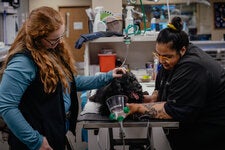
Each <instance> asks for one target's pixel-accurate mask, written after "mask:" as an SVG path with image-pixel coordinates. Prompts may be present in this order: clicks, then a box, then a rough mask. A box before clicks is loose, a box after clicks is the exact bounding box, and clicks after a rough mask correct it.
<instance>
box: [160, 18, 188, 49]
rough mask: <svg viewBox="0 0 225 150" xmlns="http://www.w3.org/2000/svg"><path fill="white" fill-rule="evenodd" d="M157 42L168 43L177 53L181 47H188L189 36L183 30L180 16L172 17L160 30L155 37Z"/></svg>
mask: <svg viewBox="0 0 225 150" xmlns="http://www.w3.org/2000/svg"><path fill="white" fill-rule="evenodd" d="M156 42H157V43H163V44H166V43H170V45H171V47H170V48H171V49H174V50H176V51H177V53H179V51H180V50H181V49H182V47H184V46H185V47H186V48H188V45H189V38H188V35H187V33H186V32H184V31H183V22H182V19H181V18H180V17H174V18H173V19H172V21H171V23H169V24H168V26H167V28H165V29H163V30H161V31H160V33H159V35H158V37H157V39H156Z"/></svg>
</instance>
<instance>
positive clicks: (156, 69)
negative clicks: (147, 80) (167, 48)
mask: <svg viewBox="0 0 225 150" xmlns="http://www.w3.org/2000/svg"><path fill="white" fill-rule="evenodd" d="M158 66H159V60H158V59H157V58H154V66H153V70H154V71H153V80H155V79H156V76H157V74H158Z"/></svg>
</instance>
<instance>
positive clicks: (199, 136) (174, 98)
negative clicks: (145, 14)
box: [127, 17, 225, 150]
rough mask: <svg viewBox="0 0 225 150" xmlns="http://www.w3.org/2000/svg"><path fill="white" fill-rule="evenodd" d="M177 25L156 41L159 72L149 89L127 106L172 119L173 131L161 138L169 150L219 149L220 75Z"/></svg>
mask: <svg viewBox="0 0 225 150" xmlns="http://www.w3.org/2000/svg"><path fill="white" fill-rule="evenodd" d="M182 28H183V26H182V20H181V18H179V17H175V18H173V20H172V22H171V23H169V24H168V27H167V28H165V29H163V30H161V31H160V33H159V35H158V37H157V40H156V50H155V52H154V55H155V57H156V58H157V59H158V60H159V62H160V65H161V68H160V70H159V72H158V74H157V78H156V85H155V90H154V92H153V94H152V95H151V96H146V97H145V102H146V103H145V104H127V105H128V106H129V108H130V110H131V111H130V113H131V114H132V113H135V112H139V113H143V114H146V115H149V116H150V117H151V118H159V119H174V120H177V121H179V122H180V126H179V128H178V129H171V130H168V132H167V137H168V140H169V142H170V145H171V148H172V149H173V150H200V149H201V150H212V149H214V150H224V149H225V142H222V141H223V139H224V137H225V70H224V68H222V67H221V66H220V64H219V63H218V62H216V61H215V60H214V59H213V58H212V57H211V56H209V55H208V54H206V53H205V52H204V51H202V50H201V49H200V48H198V47H197V46H195V45H193V44H191V43H189V38H188V35H187V34H186V33H185V32H184V31H182Z"/></svg>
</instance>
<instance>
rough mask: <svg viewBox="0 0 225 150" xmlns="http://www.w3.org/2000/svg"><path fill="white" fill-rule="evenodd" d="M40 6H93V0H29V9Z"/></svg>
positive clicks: (55, 7) (56, 7)
mask: <svg viewBox="0 0 225 150" xmlns="http://www.w3.org/2000/svg"><path fill="white" fill-rule="evenodd" d="M40 6H50V7H53V8H54V9H56V10H57V9H58V7H59V6H91V0H29V10H30V11H31V10H33V9H34V8H38V7H40Z"/></svg>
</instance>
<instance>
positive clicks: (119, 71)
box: [112, 67, 127, 78]
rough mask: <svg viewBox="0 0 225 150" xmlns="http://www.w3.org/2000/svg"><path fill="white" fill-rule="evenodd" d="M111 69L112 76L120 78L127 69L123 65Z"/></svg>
mask: <svg viewBox="0 0 225 150" xmlns="http://www.w3.org/2000/svg"><path fill="white" fill-rule="evenodd" d="M112 71H113V78H120V77H122V75H123V74H126V72H127V70H126V68H124V67H119V68H115V69H113V70H112Z"/></svg>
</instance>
